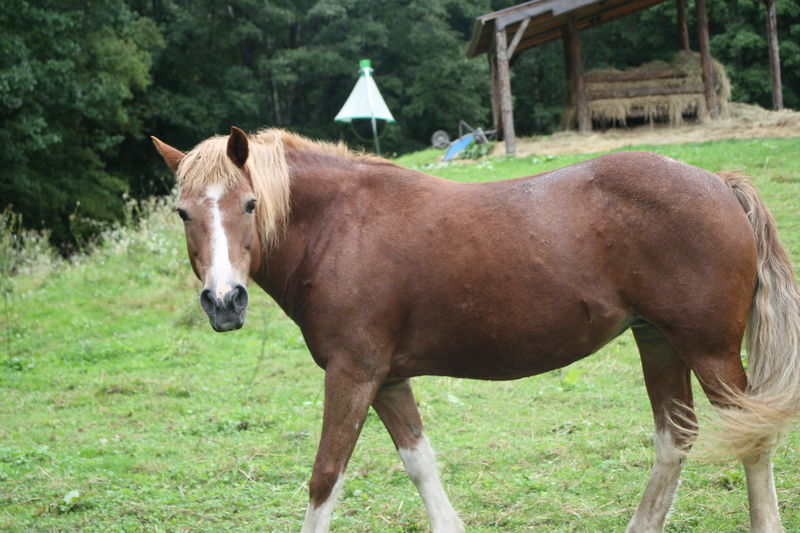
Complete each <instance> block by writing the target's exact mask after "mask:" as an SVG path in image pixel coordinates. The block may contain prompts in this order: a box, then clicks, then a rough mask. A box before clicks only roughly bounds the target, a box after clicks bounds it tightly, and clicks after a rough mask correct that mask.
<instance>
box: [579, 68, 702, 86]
mask: <svg viewBox="0 0 800 533" xmlns="http://www.w3.org/2000/svg"><path fill="white" fill-rule="evenodd" d="M686 76H688V74H687V73H686V72H684V71H682V70H680V69H677V68H665V69H662V70H651V71H647V72H636V71H630V72H625V71H623V72H598V73H595V74H586V75H585V76H584V79H585V80H586V83H620V82H625V81H646V80H663V79H675V78H685V77H686Z"/></svg>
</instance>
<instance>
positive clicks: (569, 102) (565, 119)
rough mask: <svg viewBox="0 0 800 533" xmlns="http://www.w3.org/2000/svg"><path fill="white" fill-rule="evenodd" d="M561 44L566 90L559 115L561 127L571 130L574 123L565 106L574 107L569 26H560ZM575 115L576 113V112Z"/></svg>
mask: <svg viewBox="0 0 800 533" xmlns="http://www.w3.org/2000/svg"><path fill="white" fill-rule="evenodd" d="M561 44H562V45H563V46H564V79H565V80H566V82H567V90H566V92H565V94H564V113H563V114H562V115H561V129H562V130H571V129H572V127H573V124H574V121H573V120H572V119H573V117H571V116H568V115H567V113H566V110H567V108H570V107H572V108H575V109H577V107H576V104H575V84H574V83H573V82H572V55H571V54H570V53H569V28H568V27H567V26H562V27H561ZM576 116H577V113H576Z"/></svg>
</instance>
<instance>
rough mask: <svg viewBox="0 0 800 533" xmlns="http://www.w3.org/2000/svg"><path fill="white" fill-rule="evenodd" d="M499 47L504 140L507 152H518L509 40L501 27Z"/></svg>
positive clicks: (498, 37) (498, 77) (498, 35)
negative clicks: (509, 61)
mask: <svg viewBox="0 0 800 533" xmlns="http://www.w3.org/2000/svg"><path fill="white" fill-rule="evenodd" d="M495 43H496V48H497V79H498V81H499V85H500V115H501V116H502V119H503V120H502V123H503V140H504V141H505V142H506V154H508V155H514V154H515V153H516V149H517V147H516V138H515V135H514V110H513V108H512V105H511V73H510V72H509V69H508V41H507V40H506V29H505V28H501V29H499V30H497V32H496V34H495Z"/></svg>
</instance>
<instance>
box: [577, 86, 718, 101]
mask: <svg viewBox="0 0 800 533" xmlns="http://www.w3.org/2000/svg"><path fill="white" fill-rule="evenodd" d="M702 93H703V85H702V84H699V83H698V84H697V85H687V86H685V87H618V88H615V89H596V90H594V91H589V100H605V99H607V98H636V97H639V96H662V95H665V94H702Z"/></svg>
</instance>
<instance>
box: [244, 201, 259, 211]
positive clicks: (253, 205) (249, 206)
mask: <svg viewBox="0 0 800 533" xmlns="http://www.w3.org/2000/svg"><path fill="white" fill-rule="evenodd" d="M244 210H245V211H247V212H248V213H252V212H253V211H255V210H256V201H255V199H253V200H250V201H249V202H247V205H246V206H245V207H244Z"/></svg>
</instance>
